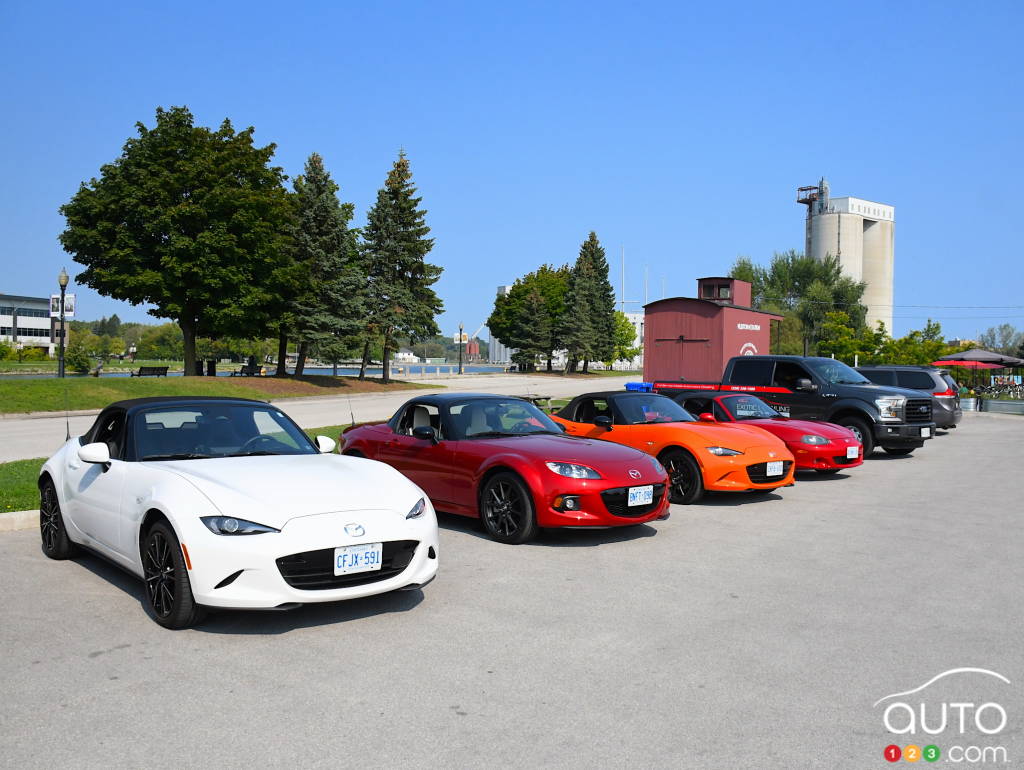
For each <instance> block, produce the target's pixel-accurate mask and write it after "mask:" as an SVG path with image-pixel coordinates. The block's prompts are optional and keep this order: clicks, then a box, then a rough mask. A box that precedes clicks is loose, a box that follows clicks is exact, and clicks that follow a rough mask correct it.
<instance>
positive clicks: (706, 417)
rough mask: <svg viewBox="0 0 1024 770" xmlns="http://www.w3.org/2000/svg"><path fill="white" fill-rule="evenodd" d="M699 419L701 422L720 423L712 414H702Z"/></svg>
mask: <svg viewBox="0 0 1024 770" xmlns="http://www.w3.org/2000/svg"><path fill="white" fill-rule="evenodd" d="M697 419H698V420H700V421H701V422H718V420H716V419H715V416H714V415H713V414H711V412H702V413H701V415H700V417H698V418H697Z"/></svg>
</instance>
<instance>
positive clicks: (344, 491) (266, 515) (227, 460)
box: [153, 454, 422, 529]
mask: <svg viewBox="0 0 1024 770" xmlns="http://www.w3.org/2000/svg"><path fill="white" fill-rule="evenodd" d="M153 465H158V466H160V467H161V468H162V469H164V470H166V471H168V472H170V473H174V474H176V475H178V476H180V477H181V478H183V479H185V480H186V481H188V482H189V483H190V484H192V485H193V486H194V487H195V488H196V489H198V490H199V491H200V492H201V493H202V494H203V495H204V496H206V498H207V499H209V500H210V502H211V503H213V505H214V506H216V508H217V510H218V511H219V512H220V513H221V514H222V515H225V516H235V517H238V518H244V519H249V520H251V521H256V522H258V523H260V524H266V525H267V526H270V527H274V528H276V529H280V528H281V527H283V526H284V524H285V522H287V521H288V520H289V519H294V518H296V517H298V516H311V515H313V514H318V513H333V512H341V511H365V510H381V511H390V512H392V513H393V514H394V515H397V516H402V517H403V518H404V516H405V514H406V513H407V512H408V510H409V509H410V508H412V506H413V505H414V504H415V503H416V501H417V499H418V498H419V497H420V496H422V492H420V491H419V489H418V488H417V487H416V485H414V484H413V483H412V482H411V481H409V480H408V479H406V478H405V477H404V476H402V475H401V474H400V473H398V472H397V471H395V470H393V469H392V468H390V467H388V466H387V465H384V464H383V463H379V462H376V461H375V460H366V459H363V458H358V457H344V456H342V455H333V454H326V455H263V456H256V457H214V458H210V459H200V460H174V461H164V462H159V463H153Z"/></svg>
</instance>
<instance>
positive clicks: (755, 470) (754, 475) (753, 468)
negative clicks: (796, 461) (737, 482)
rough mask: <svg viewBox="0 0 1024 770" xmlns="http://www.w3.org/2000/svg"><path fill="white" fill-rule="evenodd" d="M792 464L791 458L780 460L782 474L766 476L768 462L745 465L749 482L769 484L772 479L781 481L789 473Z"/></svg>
mask: <svg viewBox="0 0 1024 770" xmlns="http://www.w3.org/2000/svg"><path fill="white" fill-rule="evenodd" d="M792 466H793V461H792V460H783V461H782V475H781V476H772V477H771V478H768V463H754V464H753V465H748V466H747V476H748V477H749V478H750V483H751V484H770V483H771V482H773V481H781V480H782V479H784V478H786V476H788V475H789V469H790V468H791V467H792Z"/></svg>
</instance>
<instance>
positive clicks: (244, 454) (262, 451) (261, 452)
mask: <svg viewBox="0 0 1024 770" xmlns="http://www.w3.org/2000/svg"><path fill="white" fill-rule="evenodd" d="M276 454H281V453H280V452H268V451H267V450H266V449H257V450H254V451H252V452H233V453H232V454H229V455H221V457H256V456H257V455H276Z"/></svg>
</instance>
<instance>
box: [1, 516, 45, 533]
mask: <svg viewBox="0 0 1024 770" xmlns="http://www.w3.org/2000/svg"><path fill="white" fill-rule="evenodd" d="M38 526H39V511H11V512H10V513H0V532H16V531H17V530H19V529H34V528H36V527H38Z"/></svg>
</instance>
